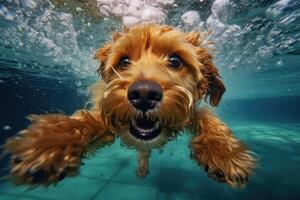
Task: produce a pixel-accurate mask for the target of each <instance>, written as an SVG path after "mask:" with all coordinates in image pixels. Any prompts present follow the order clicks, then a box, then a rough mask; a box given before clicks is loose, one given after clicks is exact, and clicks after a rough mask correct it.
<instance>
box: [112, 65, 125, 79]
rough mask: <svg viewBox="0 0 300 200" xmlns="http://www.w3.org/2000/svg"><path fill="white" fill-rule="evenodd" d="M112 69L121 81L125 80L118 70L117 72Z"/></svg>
mask: <svg viewBox="0 0 300 200" xmlns="http://www.w3.org/2000/svg"><path fill="white" fill-rule="evenodd" d="M111 68H112V70H113V71H114V72H115V73H116V74H117V76H118V77H119V78H120V79H121V80H123V79H124V78H123V77H122V76H121V75H120V74H119V73H118V72H117V70H115V68H114V67H111Z"/></svg>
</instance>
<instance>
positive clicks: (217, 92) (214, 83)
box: [185, 32, 226, 106]
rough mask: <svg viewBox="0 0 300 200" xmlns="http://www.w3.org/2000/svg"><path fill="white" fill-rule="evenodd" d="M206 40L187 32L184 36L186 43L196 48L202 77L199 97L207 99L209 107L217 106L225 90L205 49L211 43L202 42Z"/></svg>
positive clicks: (210, 56)
mask: <svg viewBox="0 0 300 200" xmlns="http://www.w3.org/2000/svg"><path fill="white" fill-rule="evenodd" d="M206 38H207V35H205V34H201V33H198V32H189V33H187V34H186V35H185V39H186V41H187V42H189V43H191V44H192V45H193V46H195V48H196V54H197V56H198V60H199V62H200V63H201V64H200V66H201V67H200V71H201V73H202V75H203V76H204V78H203V80H200V82H199V85H198V90H199V96H200V97H202V96H203V95H205V99H208V98H209V103H210V105H212V106H217V105H218V104H219V102H220V100H221V98H222V95H223V93H224V92H225V90H226V89H225V86H224V84H223V81H222V80H221V79H220V75H219V71H218V69H217V68H216V66H215V65H214V63H213V62H212V59H213V56H212V54H211V53H210V52H209V48H208V47H207V46H208V45H210V44H211V42H206V43H205V42H204V40H206Z"/></svg>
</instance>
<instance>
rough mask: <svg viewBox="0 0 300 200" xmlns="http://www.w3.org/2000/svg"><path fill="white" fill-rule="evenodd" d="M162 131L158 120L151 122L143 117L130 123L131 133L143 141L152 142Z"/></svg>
mask: <svg viewBox="0 0 300 200" xmlns="http://www.w3.org/2000/svg"><path fill="white" fill-rule="evenodd" d="M160 131H161V126H160V123H159V121H158V119H154V120H151V119H147V118H146V117H144V116H143V117H140V118H136V119H132V120H131V122H130V133H131V134H132V135H133V136H134V137H136V138H138V139H141V140H152V139H154V138H156V137H157V136H158V135H159V133H160Z"/></svg>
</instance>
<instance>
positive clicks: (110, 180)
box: [91, 156, 131, 200]
mask: <svg viewBox="0 0 300 200" xmlns="http://www.w3.org/2000/svg"><path fill="white" fill-rule="evenodd" d="M130 158H131V156H130V157H129V158H128V159H127V161H126V164H125V165H124V166H123V167H120V169H119V170H118V171H117V172H116V173H115V174H114V175H113V176H112V177H111V178H110V179H109V180H108V181H107V182H106V183H105V184H104V185H103V186H102V187H101V188H100V189H99V190H98V191H97V192H96V193H95V194H94V196H93V197H92V198H91V200H95V198H96V197H97V195H98V194H100V193H101V192H102V191H103V190H104V188H105V187H106V186H107V185H108V184H109V183H111V182H112V180H113V178H114V177H115V176H116V175H117V174H118V173H119V172H121V170H122V169H124V168H125V167H126V166H127V165H128V164H129V162H130Z"/></svg>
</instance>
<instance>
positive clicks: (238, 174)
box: [190, 109, 255, 187]
mask: <svg viewBox="0 0 300 200" xmlns="http://www.w3.org/2000/svg"><path fill="white" fill-rule="evenodd" d="M195 121H196V123H197V124H196V133H197V134H196V136H195V137H194V138H193V139H192V140H191V144H190V148H191V151H192V152H191V157H192V158H193V159H195V160H196V161H197V162H198V164H201V165H203V166H204V168H205V170H206V171H207V173H208V175H209V176H210V177H212V178H213V179H215V180H217V181H219V182H226V183H228V184H229V185H230V186H231V187H236V186H243V185H245V184H246V183H247V182H248V178H249V176H250V175H251V174H252V171H253V168H254V163H255V159H254V158H253V157H252V156H251V155H250V153H251V152H250V151H249V150H247V148H246V147H245V146H244V145H243V144H242V143H240V142H239V141H238V140H237V139H236V138H234V136H233V135H232V133H231V131H230V129H229V128H228V127H227V126H226V124H224V123H223V122H222V121H220V120H219V119H218V118H217V117H216V116H214V115H213V114H212V112H210V111H209V110H206V109H204V110H201V111H199V112H198V113H197V115H196V119H195Z"/></svg>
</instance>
